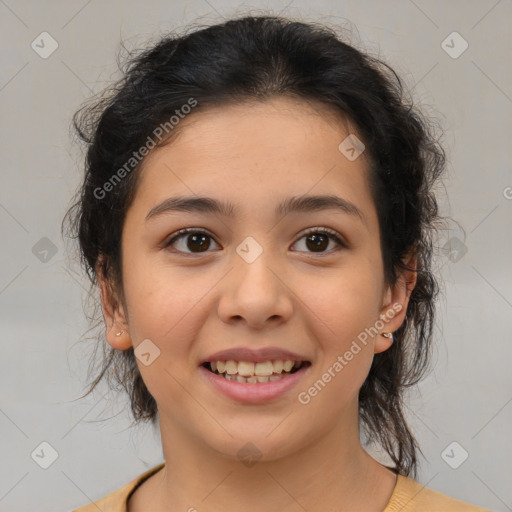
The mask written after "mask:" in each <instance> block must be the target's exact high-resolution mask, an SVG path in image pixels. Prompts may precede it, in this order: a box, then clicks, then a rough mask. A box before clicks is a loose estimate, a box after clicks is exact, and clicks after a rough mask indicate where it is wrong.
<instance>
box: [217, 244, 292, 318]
mask: <svg viewBox="0 0 512 512" xmlns="http://www.w3.org/2000/svg"><path fill="white" fill-rule="evenodd" d="M268 239H269V238H266V240H268ZM260 240H261V241H262V243H260V242H259V241H258V240H256V238H255V237H253V236H247V237H246V238H245V239H244V240H243V241H242V242H241V243H240V244H239V245H238V246H237V247H236V254H234V257H233V269H232V272H231V277H230V278H229V279H228V280H227V282H226V283H227V284H226V288H224V292H223V293H222V297H221V299H220V303H219V316H220V318H221V319H222V320H224V321H225V322H229V320H230V319H232V318H234V317H237V318H240V317H242V318H244V319H245V320H246V322H247V323H248V324H252V325H262V324H263V323H264V322H265V321H266V320H267V319H270V318H274V317H276V316H277V317H281V319H284V318H288V317H289V315H290V314H291V310H292V301H291V298H290V296H289V295H290V292H289V290H288V288H287V287H286V286H285V285H284V284H283V282H282V280H281V279H280V277H279V273H280V272H279V270H278V268H279V265H280V264H279V262H277V261H276V259H275V254H276V253H275V252H274V251H273V250H272V249H271V248H267V247H264V246H263V240H262V239H261V237H260Z"/></svg>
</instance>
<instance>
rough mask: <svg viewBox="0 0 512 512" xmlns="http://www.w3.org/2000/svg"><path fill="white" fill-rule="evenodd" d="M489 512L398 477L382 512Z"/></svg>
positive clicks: (406, 478)
mask: <svg viewBox="0 0 512 512" xmlns="http://www.w3.org/2000/svg"><path fill="white" fill-rule="evenodd" d="M399 510H400V511H401V512H433V511H436V512H491V511H490V510H487V509H483V508H479V507H475V506H474V505H470V504H469V503H465V502H464V501H460V500H456V499H455V498H451V497H450V496H447V495H446V494H442V493H440V492H437V491H434V490H433V489H429V488H428V487H425V486H423V485H421V484H419V483H418V482H416V481H415V480H413V479H412V478H409V477H406V476H403V475H398V479H397V483H396V486H395V490H394V491H393V494H392V495H391V499H390V501H389V503H388V505H387V507H386V508H385V509H384V511H383V512H398V511H399Z"/></svg>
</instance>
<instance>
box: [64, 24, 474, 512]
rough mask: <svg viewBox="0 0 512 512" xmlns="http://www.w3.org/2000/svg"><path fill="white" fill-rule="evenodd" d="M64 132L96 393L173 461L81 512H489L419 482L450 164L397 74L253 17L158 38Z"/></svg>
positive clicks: (341, 47)
mask: <svg viewBox="0 0 512 512" xmlns="http://www.w3.org/2000/svg"><path fill="white" fill-rule="evenodd" d="M75 126H76V128H77V130H78V133H79V135H80V136H81V138H82V139H83V140H84V141H85V142H86V143H87V145H88V151H87V158H86V163H85V177H84V181H83V186H82V187H81V190H80V194H79V199H78V200H77V202H76V203H75V205H74V207H73V208H72V209H71V210H70V211H69V214H68V217H67V220H68V221H69V223H70V224H69V226H70V228H71V231H72V233H74V234H75V235H76V236H77V237H78V240H79V244H80V250H81V255H82V261H83V263H84V265H85V269H86V270H87V272H88V274H89V276H90V278H91V281H92V283H93V285H94V286H97V287H98V289H99V290H100V292H101V305H102V311H103V317H104V321H105V326H106V341H107V342H108V344H109V352H106V353H105V355H106V357H105V361H104V364H103V368H102V371H101V373H100V375H99V376H98V377H97V378H96V379H95V381H94V382H93V383H92V387H91V388H90V390H89V392H90V391H92V389H93V388H94V387H95V385H96V384H97V383H98V382H99V381H100V380H101V379H102V378H103V377H104V376H105V375H109V373H107V372H111V373H112V372H113V373H112V375H114V376H115V378H116V379H117V381H118V383H121V384H122V385H123V386H124V388H125V389H126V391H127V393H128V394H129V396H130V400H131V409H132V413H133V416H134V418H135V420H137V421H144V420H150V421H151V422H153V423H156V422H157V421H158V424H159V427H160V432H161V438H162V446H163V454H164V459H165V462H163V463H162V464H159V465H158V466H156V467H155V468H152V469H151V470H150V471H148V472H146V473H144V474H143V475H141V476H140V477H138V478H137V479H135V480H134V481H132V482H130V483H128V484H126V485H125V486H124V487H122V488H121V489H119V490H117V491H114V492H112V493H111V494H109V495H108V496H107V497H105V498H103V499H100V500H99V501H97V502H95V503H93V504H89V505H86V506H85V507H82V508H79V509H77V511H76V512H78V511H80V512H86V511H92V510H98V509H99V510H102V511H103V512H113V511H116V512H121V511H130V512H140V511H146V512H147V511H151V512H160V511H164V510H165V511H168V510H183V511H190V512H191V511H196V510H197V511H209V512H216V511H225V510H244V511H249V512H253V511H254V512H256V511H258V512H259V511H262V510H265V511H267V512H268V511H275V512H283V511H289V512H292V511H304V510H307V511H308V512H314V511H320V510H322V511H334V510H336V511H350V512H356V511H365V512H383V511H385V512H391V511H398V510H401V511H403V512H408V511H413V510H414V511H417V512H422V511H424V512H426V511H429V512H430V511H433V510H443V511H462V510H464V511H477V510H482V509H478V508H476V507H473V506H471V505H468V504H466V503H463V502H461V501H458V500H455V499H453V498H450V497H448V496H445V495H443V494H440V493H438V492H435V491H433V490H431V489H428V488H425V487H423V486H421V485H420V484H419V483H417V482H416V481H415V480H414V479H413V478H414V477H415V475H416V469H417V452H418V446H417V443H416V441H415V439H414V437H413V435H412V433H411V432H410V430H409V428H408V426H407V424H406V421H405V418H404V414H403V409H402V407H403V406H402V400H403V392H404V389H405V388H406V387H407V386H411V385H413V384H415V383H416V382H418V380H419V378H420V377H421V375H422V374H423V372H424V370H425V368H426V365H427V362H428V355H429V349H430V344H431V339H432V329H433V320H434V312H435V311H434V309H435V308H434V306H435V299H436V296H437V293H438V286H437V282H436V279H435V277H434V276H433V274H432V271H431V258H432V237H433V234H434V226H435V223H436V222H438V221H439V220H440V219H439V216H438V209H437V202H436V199H435V196H434V193H433V187H434V185H435V183H436V182H437V180H438V179H439V178H440V176H441V175H442V172H443V169H444V164H445V157H444V152H443V149H442V148H441V147H440V145H439V144H438V142H437V139H436V138H435V136H434V134H433V133H432V130H430V128H429V122H428V120H426V119H425V118H424V117H423V116H422V115H421V114H420V113H419V112H418V111H417V110H416V109H415V108H414V107H413V106H412V105H411V104H410V103H409V102H408V101H406V100H405V99H404V96H403V91H402V86H401V83H400V80H399V78H398V77H397V76H396V75H395V74H394V72H393V71H392V70H391V68H389V67H388V66H387V65H385V64H384V63H382V62H381V61H378V60H376V59H374V58H372V57H370V56H368V55H365V54H363V53H361V52H360V51H358V50H357V49H355V48H354V47H352V46H351V45H349V44H347V43H345V42H343V41H342V40H341V39H340V37H339V35H338V34H336V33H335V32H334V31H333V30H331V29H329V28H327V27H323V26H319V25H316V24H307V23H300V22H294V21H291V20H287V19H283V18H278V17H266V16H259V17H249V16H248V17H243V18H238V19H232V20H230V21H227V22H226V23H223V24H221V25H216V26H210V27H207V28H204V29H200V30H195V31H193V32H190V33H188V34H186V35H183V36H180V37H178V36H175V37H165V38H163V39H161V40H160V41H159V42H158V43H157V44H156V45H155V46H154V47H151V48H148V49H147V50H146V51H144V52H143V53H142V54H140V55H138V56H136V57H133V58H132V59H131V60H130V61H129V63H128V66H127V68H126V70H125V75H124V77H123V79H122V80H121V81H120V82H119V83H117V84H115V86H114V87H113V88H112V90H111V91H110V94H107V95H106V96H104V97H103V99H102V100H101V101H99V102H96V103H94V104H93V105H92V106H89V107H87V108H86V109H84V110H82V111H80V112H78V113H77V115H76V116H75ZM100 343H104V340H100ZM362 429H364V434H365V437H366V439H367V440H368V441H369V442H371V443H376V444H378V445H380V446H381V447H382V448H383V449H384V451H385V452H387V454H388V455H389V460H390V465H389V466H388V465H384V464H382V463H380V462H378V461H377V460H375V459H374V458H373V457H371V456H370V455H369V454H368V453H367V451H366V450H365V449H364V448H363V444H364V443H362V442H361V433H362V432H361V430H362Z"/></svg>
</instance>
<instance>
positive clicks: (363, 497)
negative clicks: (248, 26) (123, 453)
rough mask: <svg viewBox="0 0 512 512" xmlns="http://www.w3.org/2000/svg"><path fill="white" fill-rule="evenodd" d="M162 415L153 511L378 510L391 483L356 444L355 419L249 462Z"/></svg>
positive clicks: (390, 475)
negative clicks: (274, 455) (227, 453)
mask: <svg viewBox="0 0 512 512" xmlns="http://www.w3.org/2000/svg"><path fill="white" fill-rule="evenodd" d="M353 417H355V418H357V415H355V416H353ZM165 420H166V418H165V417H161V418H160V428H161V433H162V446H163V450H164V457H165V460H166V465H165V467H164V468H163V469H162V470H160V471H159V472H158V473H157V474H156V475H155V477H156V478H155V482H154V483H153V487H152V493H151V495H152V498H151V499H152V501H153V502H154V508H152V509H153V510H168V508H169V504H172V505H173V508H175V509H176V510H187V511H190V512H193V511H194V510H195V509H196V510H203V509H207V510H208V511H209V512H224V511H225V510H226V504H229V507H227V508H228V509H229V510H245V511H246V512H256V511H258V512H260V511H261V510H266V511H269V512H273V511H275V512H278V511H283V510H304V509H305V510H308V511H311V512H312V511H314V510H334V509H336V510H337V511H340V512H342V511H351V512H357V511H359V510H360V511H365V512H372V511H373V512H381V511H383V510H384V508H385V507H386V504H387V503H388V501H389V498H390V496H391V494H392V492H393V489H394V486H395V483H396V475H395V474H394V473H393V472H392V471H390V470H389V469H387V468H385V467H384V466H383V465H381V464H379V463H378V462H377V461H375V460H374V459H373V458H372V457H370V456H369V455H368V454H367V453H366V451H365V450H364V449H363V448H362V447H361V444H360V439H359V426H358V424H357V422H351V423H350V424H343V423H342V422H340V423H339V424H337V425H336V426H335V427H334V428H333V429H331V431H329V432H324V433H322V435H321V436H319V438H318V439H316V440H311V441H310V442H309V444H308V445H307V446H304V447H301V449H300V450H297V451H295V452H293V453H291V454H289V455H287V456H285V457H280V458H278V459H275V460H259V461H257V462H255V463H253V464H252V465H250V464H249V463H246V464H244V463H242V462H241V461H240V460H238V459H237V458H236V457H233V458H228V457H227V456H225V455H222V454H220V453H218V452H216V451H214V450H212V448H211V447H209V446H206V445H204V444H203V443H201V442H200V441H199V440H198V439H197V438H194V437H193V436H192V435H191V434H190V433H189V432H186V431H183V430H182V429H180V428H179V427H178V426H176V423H174V422H170V421H165ZM243 444H244V442H241V443H240V446H243ZM152 506H153V503H152Z"/></svg>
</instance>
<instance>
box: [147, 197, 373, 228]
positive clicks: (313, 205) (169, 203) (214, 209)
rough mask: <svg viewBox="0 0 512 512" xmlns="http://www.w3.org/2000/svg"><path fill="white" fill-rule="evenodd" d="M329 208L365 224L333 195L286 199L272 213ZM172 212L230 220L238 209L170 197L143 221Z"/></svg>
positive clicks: (358, 212)
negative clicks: (206, 215)
mask: <svg viewBox="0 0 512 512" xmlns="http://www.w3.org/2000/svg"><path fill="white" fill-rule="evenodd" d="M330 209H334V210H338V211H340V212H343V213H346V214H348V215H351V216H354V217H357V218H359V220H360V221H361V222H362V223H363V224H366V218H365V216H364V214H363V212H362V211H361V210H360V209H359V208H358V207H357V206H356V205H355V204H353V203H351V202H349V201H347V200H346V199H343V198H341V197H338V196H334V195H315V196H292V197H288V198H286V199H285V200H284V201H282V202H281V203H279V204H278V205H277V207H276V209H275V212H274V214H275V216H276V217H278V216H285V215H287V214H288V213H312V212H316V211H321V210H330ZM173 212H191V213H212V214H219V215H223V216H225V217H231V218H232V217H235V216H236V215H237V214H238V213H239V210H238V207H237V206H236V205H235V204H234V203H232V202H230V201H219V200H217V199H213V198H211V197H198V196H193V197H192V196H190V197H170V198H168V199H165V200H164V201H162V202H161V203H160V204H158V205H156V206H154V207H153V208H151V210H150V211H149V212H148V214H147V215H146V221H148V220H150V219H153V218H155V217H158V216H160V215H163V214H166V213H173Z"/></svg>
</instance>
